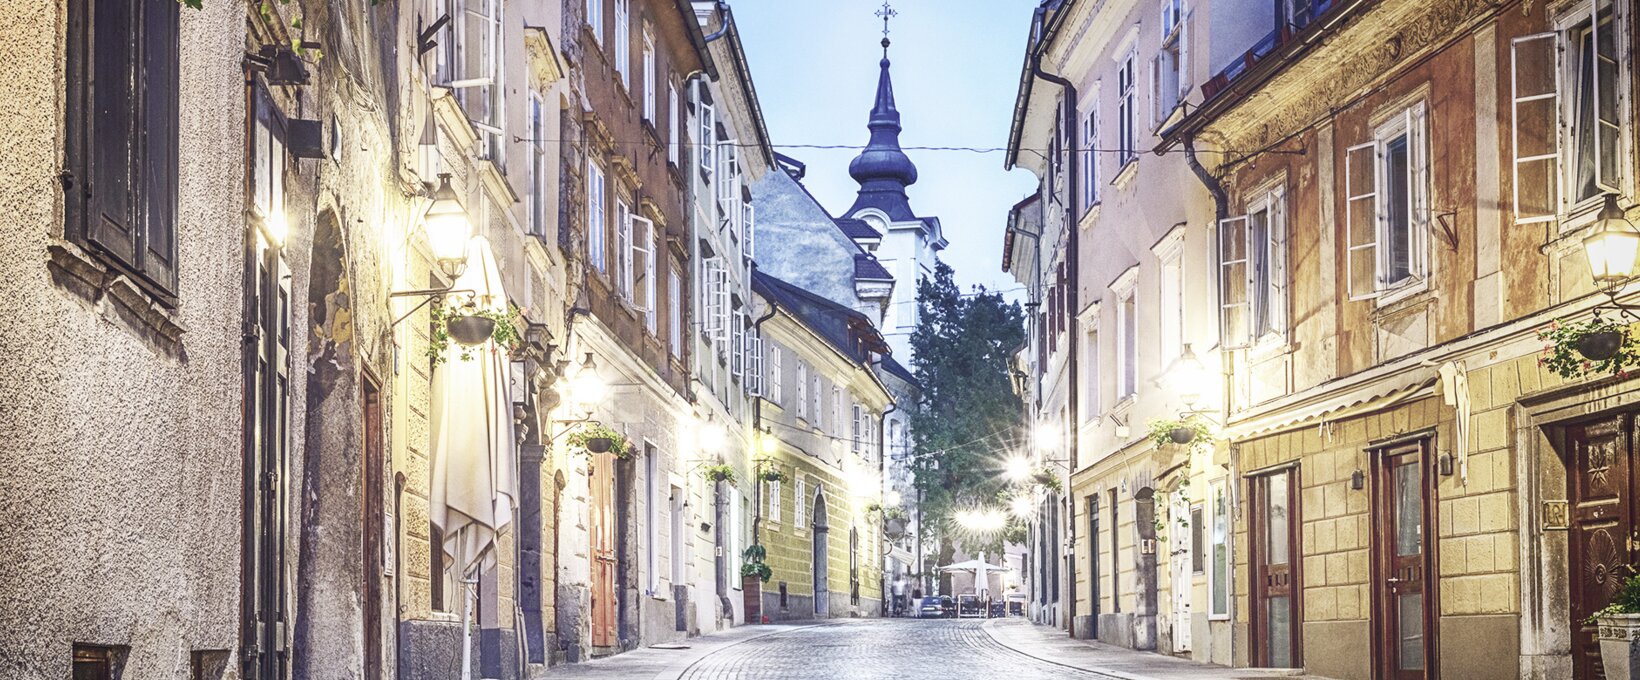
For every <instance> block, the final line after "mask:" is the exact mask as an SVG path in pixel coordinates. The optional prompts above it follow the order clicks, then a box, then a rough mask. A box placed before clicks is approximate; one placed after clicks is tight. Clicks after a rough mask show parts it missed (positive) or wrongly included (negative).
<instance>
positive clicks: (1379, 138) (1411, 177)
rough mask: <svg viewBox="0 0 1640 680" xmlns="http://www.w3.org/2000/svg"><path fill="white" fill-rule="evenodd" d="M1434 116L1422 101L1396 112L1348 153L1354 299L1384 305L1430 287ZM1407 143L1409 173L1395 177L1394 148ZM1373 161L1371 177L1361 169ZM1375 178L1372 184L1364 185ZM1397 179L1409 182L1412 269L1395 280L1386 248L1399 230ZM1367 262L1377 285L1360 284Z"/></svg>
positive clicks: (1348, 253)
mask: <svg viewBox="0 0 1640 680" xmlns="http://www.w3.org/2000/svg"><path fill="white" fill-rule="evenodd" d="M1428 129H1429V123H1428V115H1427V109H1426V108H1425V105H1424V103H1423V102H1417V103H1415V104H1413V105H1411V106H1409V107H1407V108H1406V109H1404V110H1402V111H1399V112H1396V113H1395V114H1394V115H1391V116H1390V117H1389V118H1388V119H1386V120H1385V121H1384V122H1383V123H1382V124H1380V125H1378V127H1376V128H1374V130H1373V139H1372V141H1370V142H1366V143H1363V144H1357V145H1355V146H1351V147H1349V148H1348V149H1345V151H1344V195H1345V201H1346V203H1345V206H1346V209H1345V214H1344V226H1345V235H1346V238H1347V239H1348V242H1347V243H1346V247H1345V250H1344V253H1345V271H1346V272H1347V275H1348V280H1347V281H1346V284H1347V289H1348V291H1349V297H1350V299H1351V300H1368V299H1375V300H1377V301H1378V304H1379V305H1380V306H1382V305H1387V304H1390V303H1393V302H1395V301H1396V300H1400V299H1402V298H1404V297H1406V296H1408V295H1412V294H1414V293H1417V292H1419V291H1423V290H1426V289H1428V281H1429V231H1430V228H1431V227H1430V224H1429V222H1430V214H1431V212H1432V211H1431V210H1430V197H1429V196H1430V183H1429V154H1428V148H1429V141H1428ZM1401 138H1405V139H1406V144H1407V175H1406V177H1405V178H1392V177H1390V176H1389V168H1388V162H1387V159H1388V148H1389V145H1390V144H1391V143H1392V142H1393V141H1394V140H1397V139H1401ZM1368 162H1370V163H1372V168H1371V171H1370V173H1368V172H1367V171H1366V170H1365V169H1358V168H1357V166H1358V165H1361V164H1364V163H1368ZM1369 174H1370V178H1371V181H1372V184H1371V186H1357V185H1358V184H1364V183H1365V180H1366V179H1367V178H1368V175H1369ZM1391 181H1401V182H1405V184H1406V188H1405V190H1406V192H1407V194H1408V196H1407V213H1408V214H1407V215H1406V220H1407V222H1406V227H1407V231H1408V233H1407V235H1406V238H1407V249H1408V250H1407V271H1408V274H1407V275H1406V276H1404V277H1401V278H1399V279H1395V280H1391V279H1390V271H1391V270H1392V269H1393V267H1394V265H1395V263H1394V262H1392V261H1391V257H1392V254H1391V253H1390V252H1389V249H1388V248H1385V247H1383V244H1386V243H1388V242H1390V236H1391V234H1390V231H1391V229H1392V228H1393V225H1392V223H1391V222H1392V214H1391V210H1390V205H1389V200H1390V192H1388V191H1386V190H1385V187H1388V186H1390V182H1391ZM1363 261H1368V262H1371V266H1372V276H1373V278H1372V282H1371V286H1370V287H1369V286H1368V285H1367V282H1365V281H1359V280H1358V278H1359V277H1357V275H1356V270H1357V269H1359V268H1360V267H1361V265H1360V263H1361V262H1363Z"/></svg>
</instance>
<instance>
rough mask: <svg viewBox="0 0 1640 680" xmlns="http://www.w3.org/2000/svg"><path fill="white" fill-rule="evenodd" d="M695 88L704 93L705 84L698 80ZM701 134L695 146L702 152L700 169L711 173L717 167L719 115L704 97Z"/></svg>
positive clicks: (701, 107)
mask: <svg viewBox="0 0 1640 680" xmlns="http://www.w3.org/2000/svg"><path fill="white" fill-rule="evenodd" d="M695 88H696V89H697V90H700V91H701V92H703V93H704V91H705V89H706V88H705V86H703V85H701V84H700V83H699V81H696V84H695ZM699 117H700V136H699V138H698V139H696V140H695V148H696V149H698V151H697V153H698V154H700V158H699V159H698V160H699V161H700V169H701V170H702V171H703V172H705V173H707V174H708V175H710V174H711V173H712V171H713V170H716V169H717V153H716V152H717V116H716V115H715V114H714V112H713V110H712V105H711V104H707V103H706V102H705V101H704V99H702V100H701V103H700V116H699Z"/></svg>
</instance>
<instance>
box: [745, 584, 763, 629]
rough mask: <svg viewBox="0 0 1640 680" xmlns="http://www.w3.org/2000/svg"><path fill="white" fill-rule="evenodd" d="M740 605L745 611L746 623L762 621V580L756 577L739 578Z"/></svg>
mask: <svg viewBox="0 0 1640 680" xmlns="http://www.w3.org/2000/svg"><path fill="white" fill-rule="evenodd" d="M740 591H741V595H742V596H743V598H742V604H743V605H744V607H745V609H746V623H758V622H760V621H762V620H763V579H760V578H758V577H756V576H742V577H740Z"/></svg>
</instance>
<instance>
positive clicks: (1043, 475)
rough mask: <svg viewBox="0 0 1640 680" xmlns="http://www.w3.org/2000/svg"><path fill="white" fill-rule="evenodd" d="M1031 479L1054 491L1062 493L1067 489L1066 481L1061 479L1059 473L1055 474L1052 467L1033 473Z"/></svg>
mask: <svg viewBox="0 0 1640 680" xmlns="http://www.w3.org/2000/svg"><path fill="white" fill-rule="evenodd" d="M1031 480H1032V481H1035V482H1036V483H1037V484H1041V485H1042V486H1043V488H1046V489H1047V490H1049V491H1052V492H1054V493H1061V492H1063V491H1064V490H1065V483H1064V482H1062V481H1060V480H1059V475H1056V474H1054V471H1053V469H1052V468H1042V469H1040V470H1037V471H1036V472H1033V473H1031Z"/></svg>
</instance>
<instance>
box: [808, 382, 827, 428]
mask: <svg viewBox="0 0 1640 680" xmlns="http://www.w3.org/2000/svg"><path fill="white" fill-rule="evenodd" d="M813 373H814V389H813V390H810V391H809V396H810V397H813V398H814V404H813V410H814V420H813V421H812V422H813V424H814V426H815V427H819V428H824V427H825V419H826V383H825V379H824V378H822V377H820V372H819V371H814V372H813Z"/></svg>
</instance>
